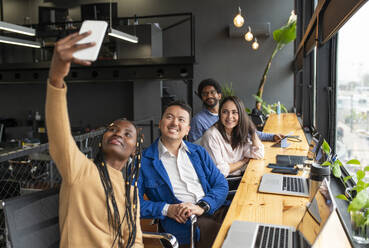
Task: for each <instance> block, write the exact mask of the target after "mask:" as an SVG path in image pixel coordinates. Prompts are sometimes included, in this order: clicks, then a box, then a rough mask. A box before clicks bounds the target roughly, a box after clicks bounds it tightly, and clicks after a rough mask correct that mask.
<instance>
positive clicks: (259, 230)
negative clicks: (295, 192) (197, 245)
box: [222, 179, 336, 248]
mask: <svg viewBox="0 0 369 248" xmlns="http://www.w3.org/2000/svg"><path fill="white" fill-rule="evenodd" d="M334 211H336V205H335V203H334V200H333V196H332V192H331V190H330V188H329V186H328V182H327V180H326V179H324V181H323V182H322V184H321V186H320V188H319V190H318V191H317V193H316V194H315V196H314V198H313V200H312V201H311V202H310V204H309V206H308V207H307V208H306V211H305V213H304V215H303V217H302V219H301V220H300V222H299V224H298V225H297V228H296V229H295V228H294V227H290V226H282V225H271V224H262V223H256V222H247V221H234V222H233V223H232V225H231V228H230V229H229V231H228V234H227V237H226V239H225V241H224V243H223V246H222V248H241V247H242V248H244V247H255V248H258V247H262V248H264V247H277V248H279V247H283V248H292V247H301V248H305V247H312V246H313V245H314V244H315V242H316V241H317V240H318V237H319V235H320V234H321V233H322V232H323V230H324V228H325V227H326V226H327V225H326V223H327V222H328V221H329V218H330V217H331V216H332V214H333V212H334Z"/></svg>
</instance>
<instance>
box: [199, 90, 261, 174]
mask: <svg viewBox="0 0 369 248" xmlns="http://www.w3.org/2000/svg"><path fill="white" fill-rule="evenodd" d="M201 145H202V146H203V147H205V149H206V150H207V151H208V152H209V154H210V156H211V157H212V158H213V160H214V162H215V164H216V166H217V167H218V169H219V170H220V172H221V173H222V174H223V175H224V176H225V177H227V176H228V175H241V174H242V168H244V166H245V165H246V164H247V162H248V161H249V159H250V158H255V159H261V158H263V157H264V145H263V144H262V143H261V141H260V139H259V137H258V136H257V134H256V128H255V126H254V124H253V123H252V122H251V120H250V119H249V117H248V115H247V114H246V111H245V106H244V104H243V103H242V101H241V100H240V99H239V98H238V97H236V96H229V97H226V98H224V100H223V101H222V103H221V104H220V106H219V121H218V122H217V123H215V124H214V126H212V127H211V128H209V129H208V130H207V131H206V132H205V134H204V136H203V138H202V140H201Z"/></svg>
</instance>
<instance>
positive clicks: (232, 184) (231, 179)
mask: <svg viewBox="0 0 369 248" xmlns="http://www.w3.org/2000/svg"><path fill="white" fill-rule="evenodd" d="M226 180H227V182H228V188H229V189H228V195H227V200H229V201H232V200H233V198H234V195H235V194H236V192H237V189H238V186H239V185H240V183H241V180H242V175H241V176H228V177H226Z"/></svg>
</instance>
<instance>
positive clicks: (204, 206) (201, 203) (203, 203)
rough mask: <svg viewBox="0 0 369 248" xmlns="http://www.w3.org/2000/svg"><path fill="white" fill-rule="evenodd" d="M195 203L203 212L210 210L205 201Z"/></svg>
mask: <svg viewBox="0 0 369 248" xmlns="http://www.w3.org/2000/svg"><path fill="white" fill-rule="evenodd" d="M196 205H197V206H199V207H200V208H202V209H203V210H204V213H203V214H206V213H207V212H209V210H210V206H209V204H208V203H207V202H206V201H203V200H200V201H198V202H197V203H196Z"/></svg>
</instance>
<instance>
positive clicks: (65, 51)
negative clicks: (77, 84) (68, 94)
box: [49, 32, 95, 88]
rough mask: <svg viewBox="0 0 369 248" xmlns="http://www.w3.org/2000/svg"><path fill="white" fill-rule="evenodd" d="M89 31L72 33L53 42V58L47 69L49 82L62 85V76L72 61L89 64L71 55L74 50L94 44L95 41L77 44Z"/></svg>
mask: <svg viewBox="0 0 369 248" xmlns="http://www.w3.org/2000/svg"><path fill="white" fill-rule="evenodd" d="M90 34H91V32H86V33H83V34H78V33H73V34H71V35H68V36H67V37H65V38H63V39H60V40H59V41H57V42H56V43H55V47H54V53H53V58H52V59H51V66H50V71H49V80H50V83H51V84H52V85H53V86H55V87H58V88H62V87H63V82H64V78H65V77H66V76H67V75H68V73H69V70H70V64H71V63H72V62H73V63H75V64H80V65H86V66H88V65H91V62H90V61H87V60H80V59H76V58H74V57H73V54H74V53H75V52H76V51H79V50H82V49H86V48H89V47H92V46H94V45H95V42H89V43H84V44H77V42H78V41H80V40H82V39H83V38H85V37H87V36H89V35H90Z"/></svg>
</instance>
